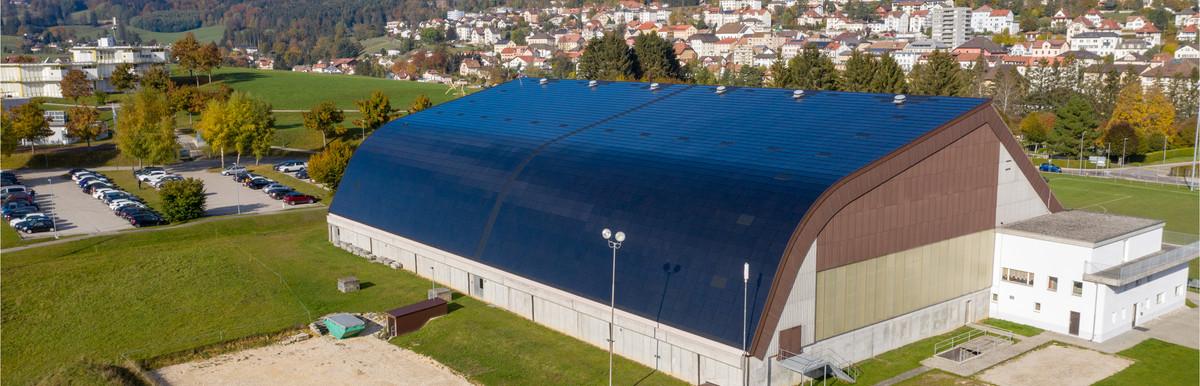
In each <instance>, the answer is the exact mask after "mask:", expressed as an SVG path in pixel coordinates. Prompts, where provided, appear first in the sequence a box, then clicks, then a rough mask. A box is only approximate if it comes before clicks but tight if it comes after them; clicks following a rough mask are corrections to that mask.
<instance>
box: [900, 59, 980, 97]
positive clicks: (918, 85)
mask: <svg viewBox="0 0 1200 386" xmlns="http://www.w3.org/2000/svg"><path fill="white" fill-rule="evenodd" d="M967 78H968V75H967V74H965V73H964V72H963V70H962V67H960V66H959V65H958V62H957V61H955V60H954V57H953V56H951V55H950V54H949V53H946V52H942V51H934V52H933V53H932V54H930V55H929V58H928V61H927V62H926V63H925V64H918V65H916V66H914V67H913V70H912V80H913V81H912V84H910V85H909V88H910V91H912V93H913V94H917V95H943V96H963V95H966V94H967V92H968V88H969V86H970V84H969V80H968V79H967Z"/></svg>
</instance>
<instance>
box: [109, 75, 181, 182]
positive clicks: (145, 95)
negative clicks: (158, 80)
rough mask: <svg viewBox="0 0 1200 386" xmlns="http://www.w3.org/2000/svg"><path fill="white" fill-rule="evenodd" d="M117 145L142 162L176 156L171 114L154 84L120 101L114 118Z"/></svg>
mask: <svg viewBox="0 0 1200 386" xmlns="http://www.w3.org/2000/svg"><path fill="white" fill-rule="evenodd" d="M117 147H118V148H120V150H121V153H123V154H125V155H127V156H130V157H133V158H135V159H137V160H138V164H139V165H140V164H141V163H142V162H147V163H150V164H151V165H153V164H162V163H166V162H169V161H172V160H174V159H175V157H176V156H178V150H179V142H177V141H176V140H175V117H174V116H173V115H171V111H170V106H168V105H167V98H166V96H165V95H163V93H162V92H161V91H158V90H157V89H154V88H143V89H141V90H140V91H138V92H137V93H136V94H134V95H133V96H132V97H131V98H128V99H126V100H125V102H124V103H122V104H121V119H119V120H118V121H117Z"/></svg>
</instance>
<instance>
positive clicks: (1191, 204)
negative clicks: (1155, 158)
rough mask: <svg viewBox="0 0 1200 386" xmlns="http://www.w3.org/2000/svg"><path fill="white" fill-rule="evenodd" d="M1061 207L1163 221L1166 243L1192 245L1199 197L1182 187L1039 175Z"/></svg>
mask: <svg viewBox="0 0 1200 386" xmlns="http://www.w3.org/2000/svg"><path fill="white" fill-rule="evenodd" d="M1043 176H1045V177H1046V178H1047V179H1048V180H1049V181H1050V187H1051V188H1052V189H1053V191H1054V196H1055V197H1056V198H1058V200H1059V201H1060V202H1062V204H1063V206H1065V207H1067V208H1073V209H1084V210H1089V211H1094V212H1107V213H1115V214H1121V215H1128V216H1137V217H1147V218H1155V219H1162V220H1166V221H1167V225H1166V230H1167V231H1169V232H1171V234H1170V235H1168V236H1169V237H1167V238H1168V239H1172V240H1168V241H1175V242H1188V240H1187V239H1189V238H1190V239H1191V241H1195V238H1196V234H1197V233H1198V232H1200V201H1198V200H1200V193H1197V192H1190V191H1188V190H1187V188H1185V187H1181V186H1170V185H1160V184H1150V183H1144V182H1134V181H1126V180H1115V179H1101V178H1092V177H1079V176H1071V175H1065V174H1050V173H1046V174H1043Z"/></svg>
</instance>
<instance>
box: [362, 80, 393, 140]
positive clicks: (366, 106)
mask: <svg viewBox="0 0 1200 386" xmlns="http://www.w3.org/2000/svg"><path fill="white" fill-rule="evenodd" d="M354 104H356V105H358V111H359V113H361V118H359V119H356V120H355V121H354V124H356V125H358V126H359V127H361V128H362V134H363V138H366V137H367V132H371V131H375V129H378V128H379V127H380V126H383V124H384V123H388V121H391V120H392V118H393V117H394V116H395V114H396V110H394V109H393V108H392V103H391V101H390V100H389V99H388V96H387V94H384V93H383V91H379V90H375V91H374V92H372V93H371V96H370V97H367V99H363V100H358V101H355V102H354Z"/></svg>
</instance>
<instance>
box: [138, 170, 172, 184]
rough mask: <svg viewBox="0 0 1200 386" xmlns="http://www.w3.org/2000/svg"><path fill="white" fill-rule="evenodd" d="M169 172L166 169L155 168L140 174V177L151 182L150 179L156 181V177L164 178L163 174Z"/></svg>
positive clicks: (143, 180)
mask: <svg viewBox="0 0 1200 386" xmlns="http://www.w3.org/2000/svg"><path fill="white" fill-rule="evenodd" d="M167 174H168V173H167V171H165V170H153V171H151V172H149V173H146V174H143V175H140V176H138V179H139V180H142V182H150V181H154V180H156V179H159V178H162V177H163V176H166V175H167Z"/></svg>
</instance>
